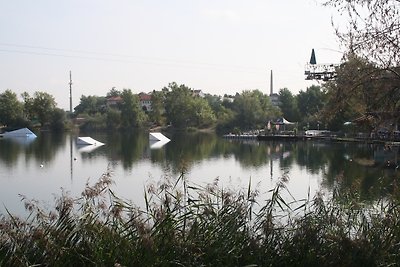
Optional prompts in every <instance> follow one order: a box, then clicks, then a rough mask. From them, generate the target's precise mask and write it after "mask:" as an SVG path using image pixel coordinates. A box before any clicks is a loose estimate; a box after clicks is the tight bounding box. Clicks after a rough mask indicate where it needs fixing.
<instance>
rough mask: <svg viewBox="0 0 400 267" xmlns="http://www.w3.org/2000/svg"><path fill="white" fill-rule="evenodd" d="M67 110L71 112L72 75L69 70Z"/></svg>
mask: <svg viewBox="0 0 400 267" xmlns="http://www.w3.org/2000/svg"><path fill="white" fill-rule="evenodd" d="M69 112H70V113H71V114H72V75H71V71H69Z"/></svg>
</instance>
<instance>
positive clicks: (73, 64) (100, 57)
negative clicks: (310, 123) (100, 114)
mask: <svg viewBox="0 0 400 267" xmlns="http://www.w3.org/2000/svg"><path fill="white" fill-rule="evenodd" d="M332 15H333V16H336V15H335V14H334V10H332V9H331V8H326V7H322V6H321V4H320V1H317V0H246V1H244V0H240V1H239V0H212V1H211V0H57V1H55V0H34V1H32V0H12V1H6V0H2V1H1V3H0V33H1V34H0V73H1V74H0V92H3V91H5V90H6V89H11V90H13V91H14V92H16V93H18V94H19V93H22V92H24V91H27V92H30V93H33V92H35V91H46V92H48V93H50V94H52V95H53V96H54V97H55V98H56V101H57V103H58V106H59V107H61V108H64V109H69V85H68V83H69V71H70V70H71V71H72V80H73V105H74V106H76V105H78V104H79V99H80V97H81V95H86V96H87V95H98V96H101V95H105V94H106V93H107V92H108V91H109V90H110V89H111V88H112V87H116V89H118V90H122V89H124V88H129V89H132V91H133V92H134V93H139V92H142V91H143V92H149V91H152V90H160V89H162V88H163V87H164V86H167V85H168V84H169V83H170V82H173V81H174V82H177V83H178V84H185V85H187V86H189V87H190V88H193V89H201V90H203V92H205V93H211V94H218V95H223V94H225V93H227V94H235V93H236V92H239V93H240V92H242V91H243V90H251V89H260V90H262V91H263V92H265V93H269V84H270V71H271V70H273V73H274V91H275V92H278V91H279V89H281V88H284V87H286V88H288V89H289V90H291V91H292V92H293V93H294V94H297V93H298V92H299V91H300V90H305V89H306V88H307V87H308V86H310V85H312V84H316V82H311V81H305V80H304V66H305V64H306V62H308V61H309V59H310V55H311V49H312V48H315V51H316V56H317V62H318V63H338V62H339V61H340V59H341V57H342V54H341V53H339V52H337V51H338V50H340V48H339V45H338V42H337V39H336V37H335V35H334V29H333V27H332V25H331V16H332Z"/></svg>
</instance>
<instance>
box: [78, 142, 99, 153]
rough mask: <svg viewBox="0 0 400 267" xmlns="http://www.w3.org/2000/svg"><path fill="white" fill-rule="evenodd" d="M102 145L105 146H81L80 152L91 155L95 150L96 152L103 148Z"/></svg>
mask: <svg viewBox="0 0 400 267" xmlns="http://www.w3.org/2000/svg"><path fill="white" fill-rule="evenodd" d="M102 145H104V144H101V145H82V146H79V148H78V151H79V152H80V153H91V152H93V151H94V150H96V149H98V148H99V147H101V146H102Z"/></svg>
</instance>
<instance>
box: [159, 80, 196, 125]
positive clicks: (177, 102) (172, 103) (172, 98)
mask: <svg viewBox="0 0 400 267" xmlns="http://www.w3.org/2000/svg"><path fill="white" fill-rule="evenodd" d="M168 90H169V92H168V93H167V95H166V99H165V113H166V117H167V121H169V122H171V123H172V125H173V126H174V127H176V128H185V127H187V126H190V121H191V120H193V118H194V116H193V110H192V107H193V105H192V102H193V95H192V91H191V90H190V88H188V87H187V86H185V85H183V84H182V85H179V86H178V85H177V84H176V83H175V82H173V83H170V84H169V85H168Z"/></svg>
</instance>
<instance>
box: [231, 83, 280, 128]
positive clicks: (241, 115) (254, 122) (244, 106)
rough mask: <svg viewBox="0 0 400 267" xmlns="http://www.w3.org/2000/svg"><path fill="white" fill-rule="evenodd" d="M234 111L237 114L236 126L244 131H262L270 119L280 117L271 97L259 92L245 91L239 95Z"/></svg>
mask: <svg viewBox="0 0 400 267" xmlns="http://www.w3.org/2000/svg"><path fill="white" fill-rule="evenodd" d="M233 111H234V112H235V114H236V117H235V125H236V126H237V127H239V128H240V129H242V130H253V129H261V128H263V126H264V124H265V122H266V121H267V120H268V119H270V118H274V117H277V116H278V115H279V111H278V110H277V109H276V108H274V107H273V106H272V105H271V102H270V100H269V97H268V96H267V95H264V94H263V93H262V92H261V91H259V90H253V91H243V92H242V94H240V95H237V96H236V97H235V100H234V102H233Z"/></svg>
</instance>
